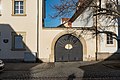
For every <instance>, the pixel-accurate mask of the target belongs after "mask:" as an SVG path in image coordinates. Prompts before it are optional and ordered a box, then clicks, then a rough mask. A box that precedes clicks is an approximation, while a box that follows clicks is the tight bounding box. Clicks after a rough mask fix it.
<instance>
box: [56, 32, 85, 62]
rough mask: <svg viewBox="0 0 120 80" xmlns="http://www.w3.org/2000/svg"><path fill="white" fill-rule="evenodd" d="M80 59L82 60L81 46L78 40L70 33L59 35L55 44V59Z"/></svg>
mask: <svg viewBox="0 0 120 80" xmlns="http://www.w3.org/2000/svg"><path fill="white" fill-rule="evenodd" d="M80 60H81V61H82V60H83V46H82V43H81V42H80V40H79V39H78V38H77V37H75V36H73V35H71V34H66V35H63V36H61V37H60V38H59V39H58V40H57V41H56V44H55V61H56V62H59V61H60V62H62V61H80Z"/></svg>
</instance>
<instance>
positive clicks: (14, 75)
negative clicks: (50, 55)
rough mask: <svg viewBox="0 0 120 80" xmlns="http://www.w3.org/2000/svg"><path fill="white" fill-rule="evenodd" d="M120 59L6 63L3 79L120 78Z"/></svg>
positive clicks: (77, 79) (113, 79) (69, 79)
mask: <svg viewBox="0 0 120 80" xmlns="http://www.w3.org/2000/svg"><path fill="white" fill-rule="evenodd" d="M113 64H114V65H117V64H120V62H119V61H92V62H57V63H6V67H5V71H4V72H2V73H1V74H0V79H2V80H16V79H18V80H120V68H119V66H117V68H116V67H115V66H112V65H113Z"/></svg>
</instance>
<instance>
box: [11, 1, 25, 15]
mask: <svg viewBox="0 0 120 80" xmlns="http://www.w3.org/2000/svg"><path fill="white" fill-rule="evenodd" d="M15 1H23V13H22V14H21V13H19V14H15ZM19 6H20V5H19ZM19 9H20V8H19ZM12 16H26V0H12Z"/></svg>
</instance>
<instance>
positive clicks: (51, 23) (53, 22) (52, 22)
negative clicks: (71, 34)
mask: <svg viewBox="0 0 120 80" xmlns="http://www.w3.org/2000/svg"><path fill="white" fill-rule="evenodd" d="M58 3H59V0H46V18H45V27H56V26H58V25H59V24H60V23H61V21H60V19H59V18H56V19H52V18H51V17H50V15H53V14H54V12H55V11H54V10H53V9H52V7H51V5H54V4H58Z"/></svg>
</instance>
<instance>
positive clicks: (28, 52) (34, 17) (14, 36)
mask: <svg viewBox="0 0 120 80" xmlns="http://www.w3.org/2000/svg"><path fill="white" fill-rule="evenodd" d="M0 1H1V11H0V13H1V15H0V43H1V45H0V59H7V60H21V61H25V60H28V61H29V58H33V57H34V58H35V59H39V60H41V61H43V62H58V61H91V60H96V56H99V57H98V58H100V59H102V58H103V59H105V58H107V57H109V56H110V55H113V54H114V52H116V51H117V41H116V40H113V38H111V35H107V34H101V36H102V37H100V36H98V37H97V41H96V37H94V38H92V37H93V35H92V32H91V31H87V30H85V31H86V33H83V34H81V32H83V30H82V28H81V29H79V28H80V26H81V25H84V24H81V25H77V26H79V27H78V28H60V27H59V28H45V27H44V25H43V16H44V15H45V13H44V4H43V3H44V0H0ZM83 14H85V15H86V14H88V13H86V12H85V13H83ZM92 18H93V17H92ZM100 21H102V20H100ZM100 21H99V22H100ZM94 22H95V21H94V20H93V21H92V22H90V23H89V24H90V25H91V23H92V24H93V25H94ZM76 24H79V23H78V22H77V21H74V23H73V24H72V25H75V26H76ZM105 24H106V23H105ZM97 25H98V26H100V25H99V24H97ZM116 26H117V25H116ZM91 27H92V26H91ZM110 30H112V31H113V32H114V33H116V34H117V33H118V29H117V27H116V28H113V29H110ZM96 43H97V45H98V46H96ZM96 48H97V49H98V50H97V53H99V54H97V55H96Z"/></svg>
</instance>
